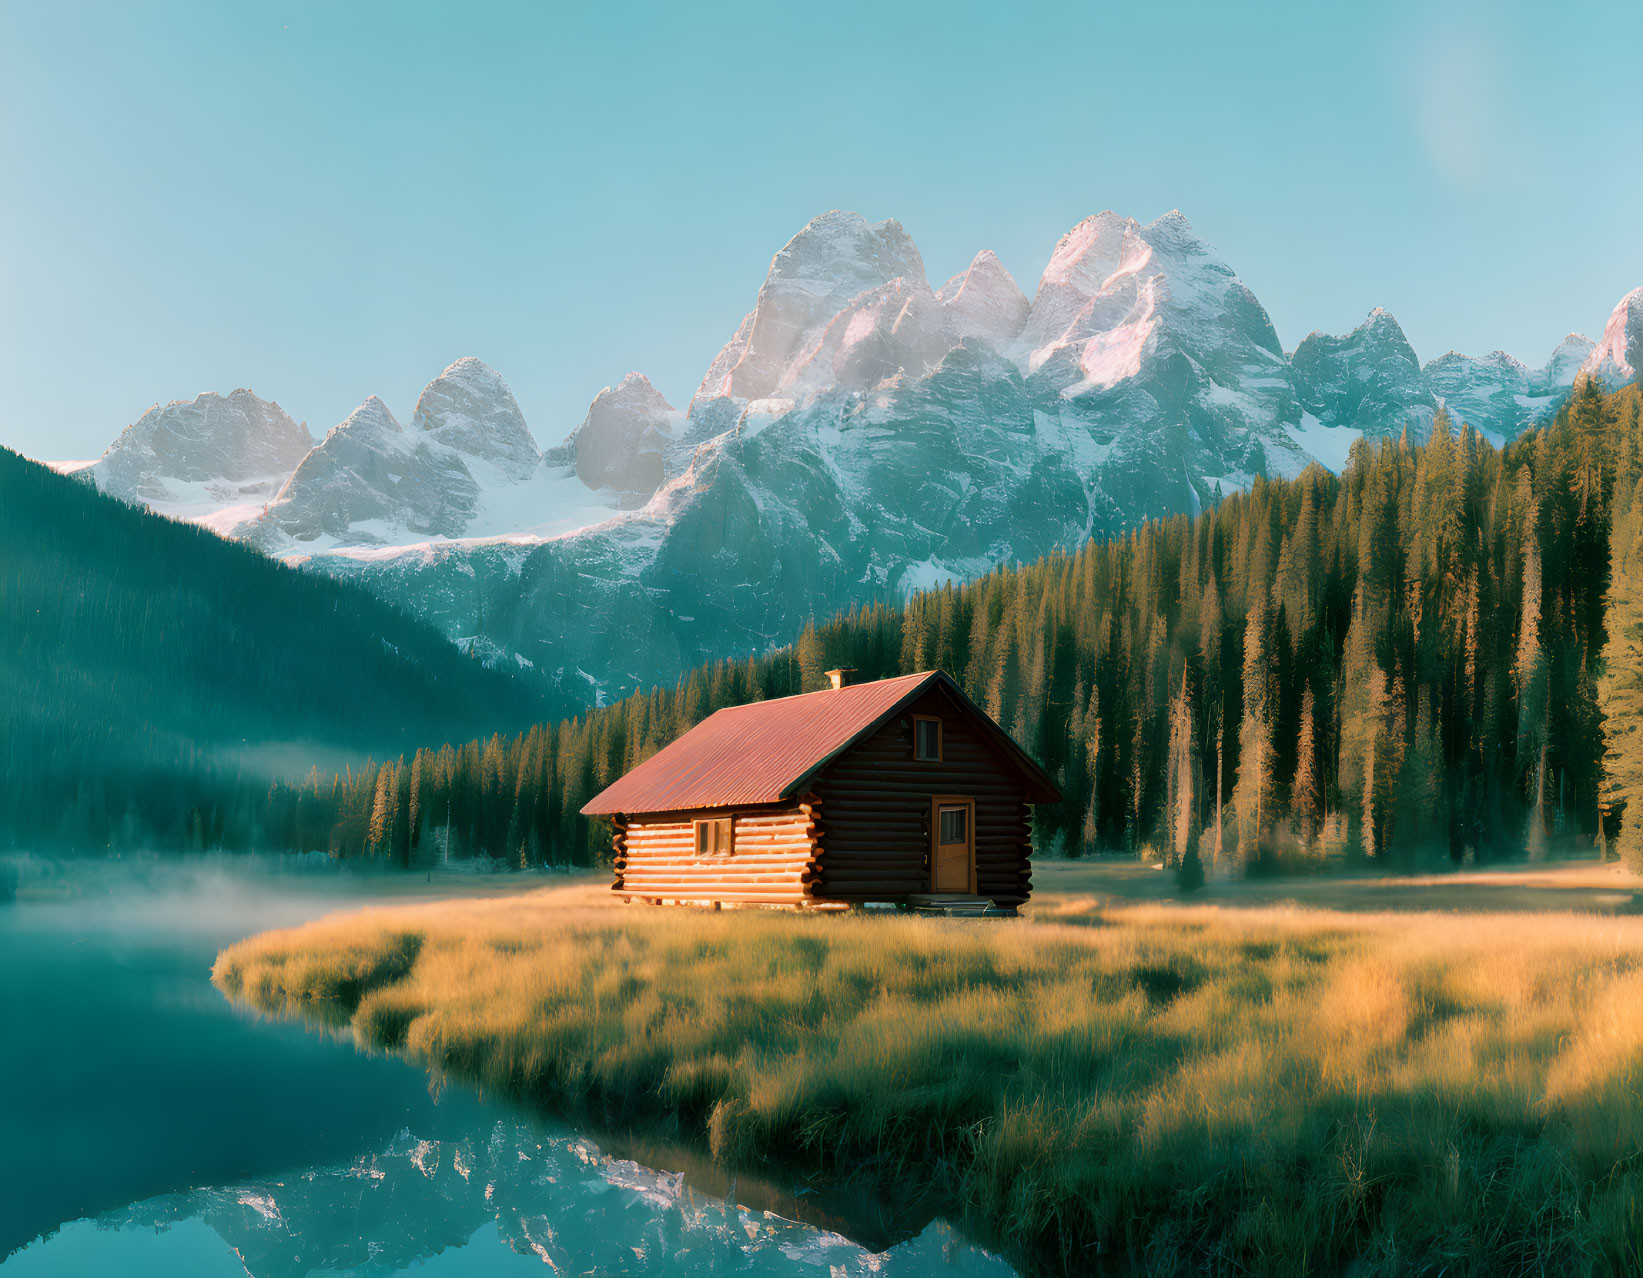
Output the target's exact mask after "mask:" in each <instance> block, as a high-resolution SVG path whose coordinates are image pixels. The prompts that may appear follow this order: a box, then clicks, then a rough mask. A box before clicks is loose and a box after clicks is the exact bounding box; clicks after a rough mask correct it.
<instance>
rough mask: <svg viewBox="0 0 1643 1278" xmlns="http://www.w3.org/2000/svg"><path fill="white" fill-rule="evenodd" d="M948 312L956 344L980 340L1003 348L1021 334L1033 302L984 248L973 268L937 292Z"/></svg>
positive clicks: (994, 256) (957, 276)
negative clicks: (972, 339) (972, 338)
mask: <svg viewBox="0 0 1643 1278" xmlns="http://www.w3.org/2000/svg"><path fill="white" fill-rule="evenodd" d="M936 297H937V298H938V299H940V301H941V303H942V305H943V306H944V307H945V308H946V310H947V315H948V321H949V326H950V327H951V329H952V333H953V338H954V340H955V341H963V340H964V339H965V338H968V337H979V338H980V339H982V340H983V341H985V342H989V343H991V344H992V345H993V346H996V347H998V348H999V349H1001V350H1002V349H1003V348H1004V347H1006V346H1008V345H1009V344H1010V343H1011V342H1013V341H1015V339H1016V338H1017V337H1018V336H1019V335H1020V333H1021V330H1022V328H1023V327H1024V326H1025V325H1026V323H1027V315H1028V313H1029V312H1030V311H1031V310H1032V303H1031V302H1029V301H1028V300H1027V295H1026V294H1025V293H1023V292H1022V291H1021V286H1020V285H1019V284H1017V283H1016V282H1015V276H1013V275H1011V274H1010V272H1009V271H1008V270H1006V269H1005V267H1004V263H1002V262H1000V261H999V260H998V256H997V254H995V253H994V252H993V251H992V249H982V250H981V252H979V253H977V254H976V255H975V257H974V258H973V259H972V260H971V262H970V265H969V266H968V267H966V268H965V269H964V270H962V271H960V272H959V273H958V274H957V275H955V276H953V277H952V279H950V280H948V281H947V282H946V283H945V284H943V285H942V286H941V288H940V290H939V291H938V292H937V293H936Z"/></svg>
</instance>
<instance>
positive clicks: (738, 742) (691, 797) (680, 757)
mask: <svg viewBox="0 0 1643 1278" xmlns="http://www.w3.org/2000/svg"><path fill="white" fill-rule="evenodd" d="M931 684H940V685H941V686H942V687H944V688H945V689H946V690H947V691H948V692H950V693H951V694H952V695H953V697H954V698H955V699H956V700H957V701H958V702H959V703H960V704H962V705H964V706H966V707H967V708H968V709H970V710H971V711H972V712H973V713H974V714H975V716H976V717H977V718H978V719H979V720H980V721H981V722H982V723H984V724H986V725H987V727H988V728H990V729H991V730H992V732H993V733H994V734H996V736H997V737H998V738H1000V744H1001V745H1004V746H1006V747H1007V748H1008V750H1009V752H1010V753H1011V754H1012V755H1013V756H1014V757H1015V758H1016V759H1017V760H1018V762H1019V763H1020V764H1021V765H1022V771H1023V772H1024V773H1025V774H1026V775H1027V778H1028V780H1029V782H1030V783H1032V788H1033V789H1035V790H1039V791H1042V792H1044V793H1046V795H1047V797H1051V798H1053V797H1057V795H1056V791H1055V787H1054V785H1053V784H1052V783H1051V782H1050V780H1049V778H1048V777H1046V776H1044V774H1043V773H1042V772H1041V771H1039V769H1038V767H1037V765H1036V764H1034V763H1033V761H1032V760H1031V759H1030V758H1028V757H1027V755H1025V754H1024V753H1022V751H1021V749H1020V748H1019V747H1018V746H1016V745H1015V743H1014V742H1012V741H1011V740H1010V739H1009V736H1008V734H1006V733H1005V732H1004V730H1003V729H1002V728H1000V727H998V725H997V724H995V723H993V721H992V720H991V719H989V718H988V717H987V715H986V714H985V713H984V712H983V711H982V710H981V709H980V708H978V707H977V706H975V705H974V703H972V702H971V701H970V700H969V698H968V697H966V696H965V695H964V694H963V693H962V692H960V691H959V689H958V685H956V684H955V683H953V681H952V680H951V679H949V678H948V677H947V676H946V675H945V674H943V673H942V672H941V671H939V670H927V671H925V672H923V673H922V674H911V675H902V676H900V677H899V678H895V679H880V680H878V681H876V682H874V683H858V684H850V685H847V686H846V687H843V688H839V689H836V690H835V689H831V688H830V689H827V690H826V691H824V692H806V693H801V694H800V695H799V696H796V697H779V698H777V699H776V700H774V701H754V702H751V703H749V704H748V705H744V706H729V707H726V708H725V709H723V710H720V711H719V712H717V713H716V714H712V715H709V716H708V717H707V718H706V719H704V720H702V722H701V723H699V724H697V725H696V726H695V727H694V728H692V729H691V730H690V731H689V732H687V733H685V734H684V736H682V737H680V738H679V739H678V740H677V741H674V742H673V743H672V744H671V745H668V746H665V747H664V748H663V749H661V750H659V751H658V752H657V753H656V754H654V755H652V756H651V757H650V758H649V759H646V760H645V762H643V763H641V764H640V765H639V766H638V767H636V768H634V769H633V771H631V772H629V773H628V774H627V775H625V776H623V777H622V778H620V779H619V780H617V781H616V782H614V783H613V784H611V785H609V786H607V787H606V788H605V789H604V790H603V791H601V792H600V793H599V794H598V795H596V796H595V797H594V799H593V800H592V801H591V802H590V803H589V804H588V805H587V806H586V807H585V808H583V809H582V811H583V812H584V813H585V814H587V815H588V816H611V815H614V814H616V813H618V812H627V813H633V812H680V811H684V810H686V809H691V808H725V807H734V806H740V805H743V804H751V803H776V802H779V801H780V800H782V799H786V798H790V797H792V796H793V794H794V793H795V788H796V787H797V786H798V785H799V783H800V782H802V781H804V780H805V779H806V778H807V777H809V776H810V775H811V774H812V773H813V772H815V770H816V769H817V768H818V767H820V766H821V765H822V764H823V763H826V762H827V761H828V760H829V759H831V758H832V757H833V756H834V755H836V754H838V753H839V751H841V750H843V749H845V747H847V746H849V745H850V744H851V743H852V742H854V741H855V740H857V738H859V737H861V736H863V735H864V734H866V733H867V732H870V731H871V730H872V729H874V728H876V727H877V726H878V725H879V724H880V723H882V722H883V721H884V720H885V719H887V718H889V717H890V715H891V714H893V713H894V712H895V711H896V709H897V708H898V707H900V706H901V705H903V704H904V703H905V702H908V701H910V700H912V699H913V698H914V697H916V696H917V695H918V694H919V693H920V692H922V691H923V690H924V689H925V688H926V687H927V686H929V685H931Z"/></svg>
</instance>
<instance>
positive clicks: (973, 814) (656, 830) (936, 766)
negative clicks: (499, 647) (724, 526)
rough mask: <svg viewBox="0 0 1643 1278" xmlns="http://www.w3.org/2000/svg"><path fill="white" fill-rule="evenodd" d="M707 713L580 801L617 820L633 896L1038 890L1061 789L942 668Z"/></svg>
mask: <svg viewBox="0 0 1643 1278" xmlns="http://www.w3.org/2000/svg"><path fill="white" fill-rule="evenodd" d="M850 673H851V672H850V671H849V670H830V671H828V678H829V680H830V681H831V684H832V686H831V687H830V688H828V689H826V690H824V691H821V692H809V693H802V694H800V695H798V696H793V697H781V698H778V699H775V700H771V701H756V702H753V703H751V704H748V705H741V706H731V707H728V708H726V709H723V710H720V711H718V712H717V713H715V714H713V715H710V716H709V717H708V718H706V719H704V720H703V721H702V722H701V723H699V724H697V725H696V726H695V727H694V728H692V729H691V730H690V731H689V732H687V733H685V734H684V735H683V736H682V737H680V738H679V739H678V740H677V741H674V742H673V743H671V744H670V745H668V746H666V747H665V748H664V749H662V750H660V751H659V752H657V753H656V754H655V755H653V756H651V758H649V759H647V760H645V762H643V763H641V764H639V765H638V766H637V767H635V768H634V769H633V770H632V771H630V772H628V773H626V774H625V775H624V776H622V777H621V778H619V779H618V780H617V781H616V782H614V783H613V784H612V785H610V786H609V787H607V788H606V789H605V790H604V791H602V792H601V793H600V794H599V795H598V796H596V797H595V798H594V799H593V800H592V801H591V802H590V803H589V804H588V805H587V806H586V807H584V808H583V809H582V811H583V812H584V813H585V814H587V815H589V816H601V817H608V818H610V820H611V821H612V823H613V825H614V827H615V835H614V839H613V846H614V848H615V853H616V881H615V883H614V884H613V885H612V890H613V891H614V892H616V893H617V894H618V895H620V896H622V897H623V898H625V899H627V900H629V901H645V902H651V903H654V904H663V903H676V904H701V905H709V906H712V907H714V908H718V907H720V906H727V905H730V906H742V905H754V906H790V907H798V908H816V909H843V908H849V907H850V906H855V905H866V904H869V903H875V902H893V903H896V904H900V905H909V904H913V905H919V906H921V907H927V906H931V905H938V906H939V905H947V906H957V905H958V904H959V903H961V902H974V903H978V904H980V905H986V903H987V902H991V903H992V905H993V906H996V907H998V908H1000V909H1002V910H1004V911H1006V912H1009V911H1013V910H1014V909H1015V908H1016V907H1018V906H1020V905H1021V904H1022V903H1023V902H1025V901H1026V899H1027V897H1028V894H1029V893H1030V892H1031V890H1032V876H1031V858H1032V827H1031V821H1030V817H1031V805H1032V804H1035V803H1051V802H1054V801H1056V800H1057V799H1059V798H1060V797H1061V795H1060V792H1059V791H1058V790H1057V789H1056V787H1055V784H1054V783H1053V782H1052V781H1051V780H1050V779H1049V777H1047V776H1046V775H1045V774H1044V772H1043V770H1042V769H1040V768H1039V766H1038V765H1037V764H1036V763H1034V762H1033V760H1032V759H1031V758H1030V757H1029V756H1028V755H1027V753H1026V752H1025V751H1024V750H1022V749H1021V747H1020V746H1018V745H1017V744H1016V743H1015V742H1014V741H1012V740H1011V739H1010V735H1009V734H1008V733H1007V732H1005V731H1004V729H1003V728H1001V727H1000V726H999V725H998V724H997V723H995V722H994V721H993V720H992V719H991V718H990V717H989V716H988V715H987V713H986V712H985V711H983V710H982V709H981V708H980V707H979V706H977V705H976V704H975V702H973V701H971V700H970V698H969V697H967V696H965V695H964V693H963V691H962V690H961V689H960V688H959V686H958V685H957V684H956V683H954V682H953V680H952V679H950V678H949V677H948V676H947V675H946V674H945V673H943V672H942V671H940V670H931V671H926V672H924V673H922V674H912V675H903V676H901V677H899V678H894V679H880V680H876V681H874V682H871V683H853V682H852V681H851V679H850Z"/></svg>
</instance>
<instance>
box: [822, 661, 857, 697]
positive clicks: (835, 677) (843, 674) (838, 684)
mask: <svg viewBox="0 0 1643 1278" xmlns="http://www.w3.org/2000/svg"><path fill="white" fill-rule="evenodd" d="M855 673H856V668H855V667H854V666H840V667H839V668H838V669H837V670H829V671H828V672H827V681H828V683H830V684H832V686H833V691H834V692H837V691H838V690H839V689H840V688H844V687H848V686H849V683H850V680H851V679H852V678H853V677H854V676H855Z"/></svg>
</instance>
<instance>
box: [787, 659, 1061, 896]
mask: <svg viewBox="0 0 1643 1278" xmlns="http://www.w3.org/2000/svg"><path fill="white" fill-rule="evenodd" d="M914 715H934V716H936V717H938V718H940V720H941V736H942V752H941V753H942V757H941V760H940V762H922V761H919V760H916V759H914V758H913V716H914ZM813 788H814V790H815V793H816V795H817V796H818V797H819V799H820V801H821V808H820V811H821V814H822V818H823V819H822V822H821V832H820V840H819V841H820V855H819V858H818V861H817V864H818V866H819V869H820V874H819V877H818V881H817V883H816V887H815V892H816V895H817V896H819V897H823V898H826V899H830V900H844V901H849V900H856V901H861V900H886V899H891V898H894V897H898V896H906V895H909V894H912V893H918V892H928V891H929V890H930V800H931V798H932V797H933V796H935V795H963V796H965V797H967V798H972V799H974V800H975V853H976V891H977V893H978V894H980V895H981V896H987V897H991V898H992V899H993V900H995V901H997V902H998V903H999V904H1000V905H1019V904H1021V903H1022V902H1023V901H1025V900H1026V899H1027V896H1028V893H1029V892H1031V890H1032V879H1031V872H1030V867H1031V856H1032V834H1031V826H1030V824H1029V817H1030V813H1031V809H1030V808H1029V807H1028V805H1027V803H1026V790H1025V788H1024V787H1023V785H1022V782H1021V779H1020V774H1019V773H1018V772H1017V771H1016V768H1015V765H1014V764H1013V763H1012V762H1011V761H1010V760H1009V759H1008V758H1006V756H1004V755H1003V754H1002V753H1000V752H999V751H998V750H997V749H996V748H995V747H994V746H993V745H992V743H991V742H990V741H988V740H987V739H986V738H985V737H983V736H982V734H981V731H980V730H979V729H978V728H977V727H976V726H975V725H974V723H973V722H972V721H971V719H970V717H969V716H968V714H966V713H965V712H963V711H961V710H960V709H959V707H958V705H957V704H956V703H954V702H953V701H951V700H950V699H949V698H948V697H947V696H946V694H944V693H942V692H940V691H939V690H931V691H930V692H928V693H926V694H925V695H924V696H923V697H921V698H920V699H919V700H918V701H917V702H915V703H914V704H913V705H910V706H908V707H907V708H906V709H905V710H904V711H903V712H902V713H900V714H898V715H897V716H896V717H895V718H894V719H891V720H890V721H889V722H888V723H886V724H885V725H884V726H883V727H882V728H880V729H879V730H878V731H877V732H875V733H873V735H872V736H870V737H868V738H867V739H866V740H864V741H861V742H860V743H858V744H857V745H856V746H855V747H853V748H852V749H850V750H849V751H847V752H846V753H844V754H842V755H840V756H839V757H838V758H837V759H835V760H834V761H833V762H832V763H830V764H829V765H828V766H827V767H826V769H824V770H823V772H822V773H821V774H820V775H819V776H818V777H817V778H816V780H815V782H814V785H813Z"/></svg>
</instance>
